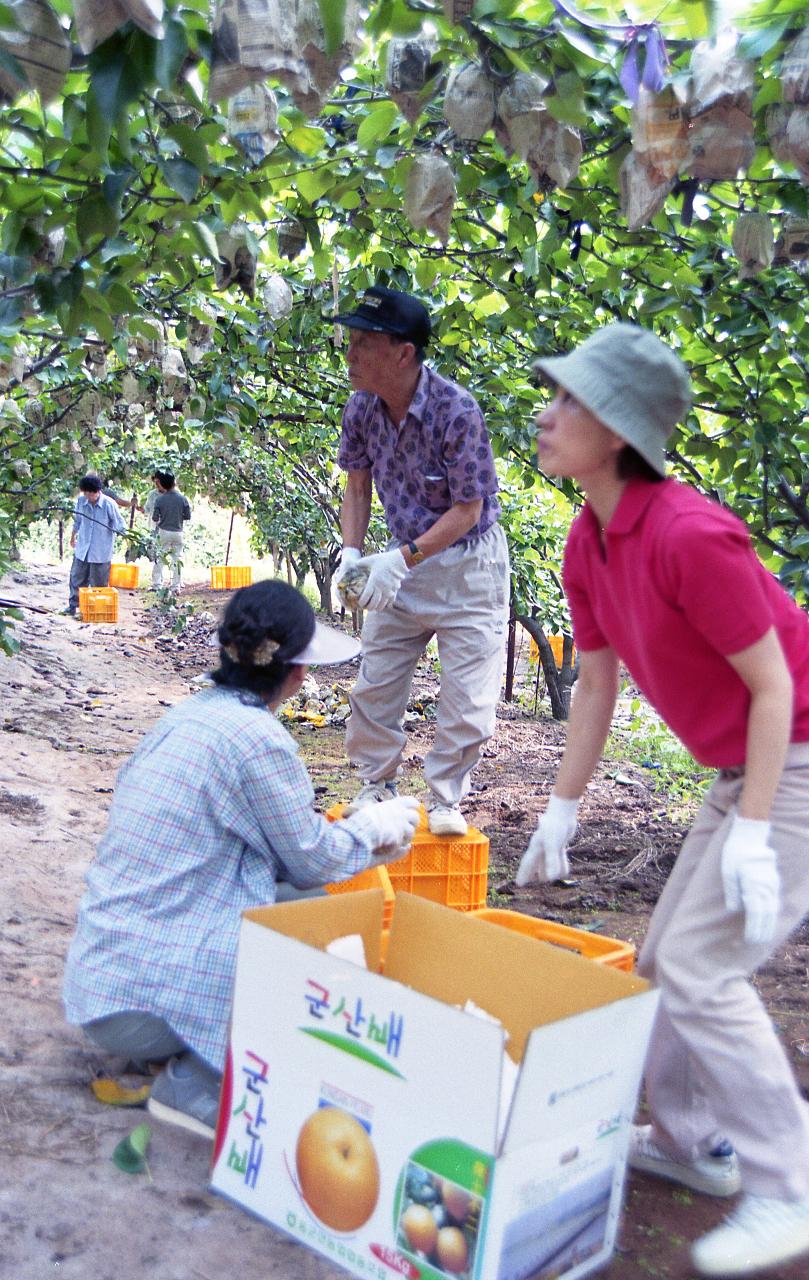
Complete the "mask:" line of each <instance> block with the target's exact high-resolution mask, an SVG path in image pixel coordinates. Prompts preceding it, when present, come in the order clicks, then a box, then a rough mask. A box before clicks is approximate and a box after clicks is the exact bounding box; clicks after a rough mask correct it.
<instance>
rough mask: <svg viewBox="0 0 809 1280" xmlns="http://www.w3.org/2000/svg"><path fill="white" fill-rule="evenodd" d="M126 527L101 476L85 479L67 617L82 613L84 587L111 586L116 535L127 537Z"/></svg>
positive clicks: (77, 510) (75, 518)
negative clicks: (80, 594) (105, 488)
mask: <svg viewBox="0 0 809 1280" xmlns="http://www.w3.org/2000/svg"><path fill="white" fill-rule="evenodd" d="M125 527H126V526H125V525H124V522H123V520H122V519H121V516H120V513H119V511H118V507H117V506H116V504H115V503H114V502H113V501H112V499H111V498H107V497H106V496H105V495H104V494H103V493H102V492H101V481H100V480H99V478H98V476H96V475H89V474H88V475H86V476H83V477H82V478H81V480H80V481H79V496H78V497H77V499H76V505H75V507H74V510H73V529H72V531H71V534H70V545H71V547H72V548H73V562H72V564H71V566H70V582H69V596H68V602H67V608H66V609H65V613H67V614H70V616H71V617H75V616H76V613H77V612H78V608H79V590H80V588H81V587H108V586H109V584H110V564H111V563H112V548H113V544H114V542H115V535H116V533H123V532H124V529H125Z"/></svg>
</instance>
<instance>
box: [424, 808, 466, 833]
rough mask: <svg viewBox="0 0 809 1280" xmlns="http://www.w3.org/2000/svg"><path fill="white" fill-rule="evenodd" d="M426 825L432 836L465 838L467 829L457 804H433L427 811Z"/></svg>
mask: <svg viewBox="0 0 809 1280" xmlns="http://www.w3.org/2000/svg"><path fill="white" fill-rule="evenodd" d="M427 825H428V827H429V828H430V830H431V831H432V833H433V835H434V836H465V835H466V833H467V831H468V829H469V828H468V827H467V824H466V818H465V817H464V816H463V814H462V813H461V811H460V809H459V808H458V806H457V804H433V805H432V806H431V807H430V808H428V810H427Z"/></svg>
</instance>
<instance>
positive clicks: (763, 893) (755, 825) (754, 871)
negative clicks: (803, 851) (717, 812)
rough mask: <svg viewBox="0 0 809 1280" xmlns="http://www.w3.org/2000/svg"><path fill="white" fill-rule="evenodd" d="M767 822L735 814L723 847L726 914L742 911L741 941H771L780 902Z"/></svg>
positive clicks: (776, 870)
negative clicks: (742, 934) (742, 928)
mask: <svg viewBox="0 0 809 1280" xmlns="http://www.w3.org/2000/svg"><path fill="white" fill-rule="evenodd" d="M769 838H770V824H769V822H761V821H758V820H757V819H755V818H742V817H740V816H739V814H738V813H737V814H734V816H733V822H732V823H731V826H730V831H729V832H728V834H727V837H726V839H725V843H724V844H723V845H722V862H721V868H722V884H723V886H724V890H725V906H726V907H727V909H728V911H730V912H736V911H742V910H743V911H744V940H745V942H751V943H762V942H772V940H773V938H774V937H775V926H776V924H777V922H778V909H779V906H780V901H781V877H780V876H779V874H778V867H777V866H776V861H775V858H776V855H775V850H774V849H771V848H770V846H769V845H768V843H767V841H768V840H769Z"/></svg>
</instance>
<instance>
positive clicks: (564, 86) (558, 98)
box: [544, 71, 587, 125]
mask: <svg viewBox="0 0 809 1280" xmlns="http://www.w3.org/2000/svg"><path fill="white" fill-rule="evenodd" d="M554 85H555V88H556V93H554V94H549V95H547V96H546V97H545V100H544V101H545V106H546V107H547V108H548V111H549V112H550V113H551V115H552V116H553V118H554V120H559V121H561V123H562V124H574V125H583V124H585V123H586V122H587V112H586V111H585V108H584V85H583V84H582V82H581V80H580V79H579V77H578V76H577V75H576V73H575V71H565V72H564V73H563V74H562V75H561V76H557V78H556V80H555V82H554Z"/></svg>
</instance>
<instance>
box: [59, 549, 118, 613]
mask: <svg viewBox="0 0 809 1280" xmlns="http://www.w3.org/2000/svg"><path fill="white" fill-rule="evenodd" d="M111 563H112V561H110V560H79V558H78V556H74V557H73V563H72V565H71V566H70V585H69V590H70V594H69V596H68V601H67V607H68V609H73V610H74V611H75V610H76V609H78V607H79V588H80V587H108V586H109V585H110V564H111Z"/></svg>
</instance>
